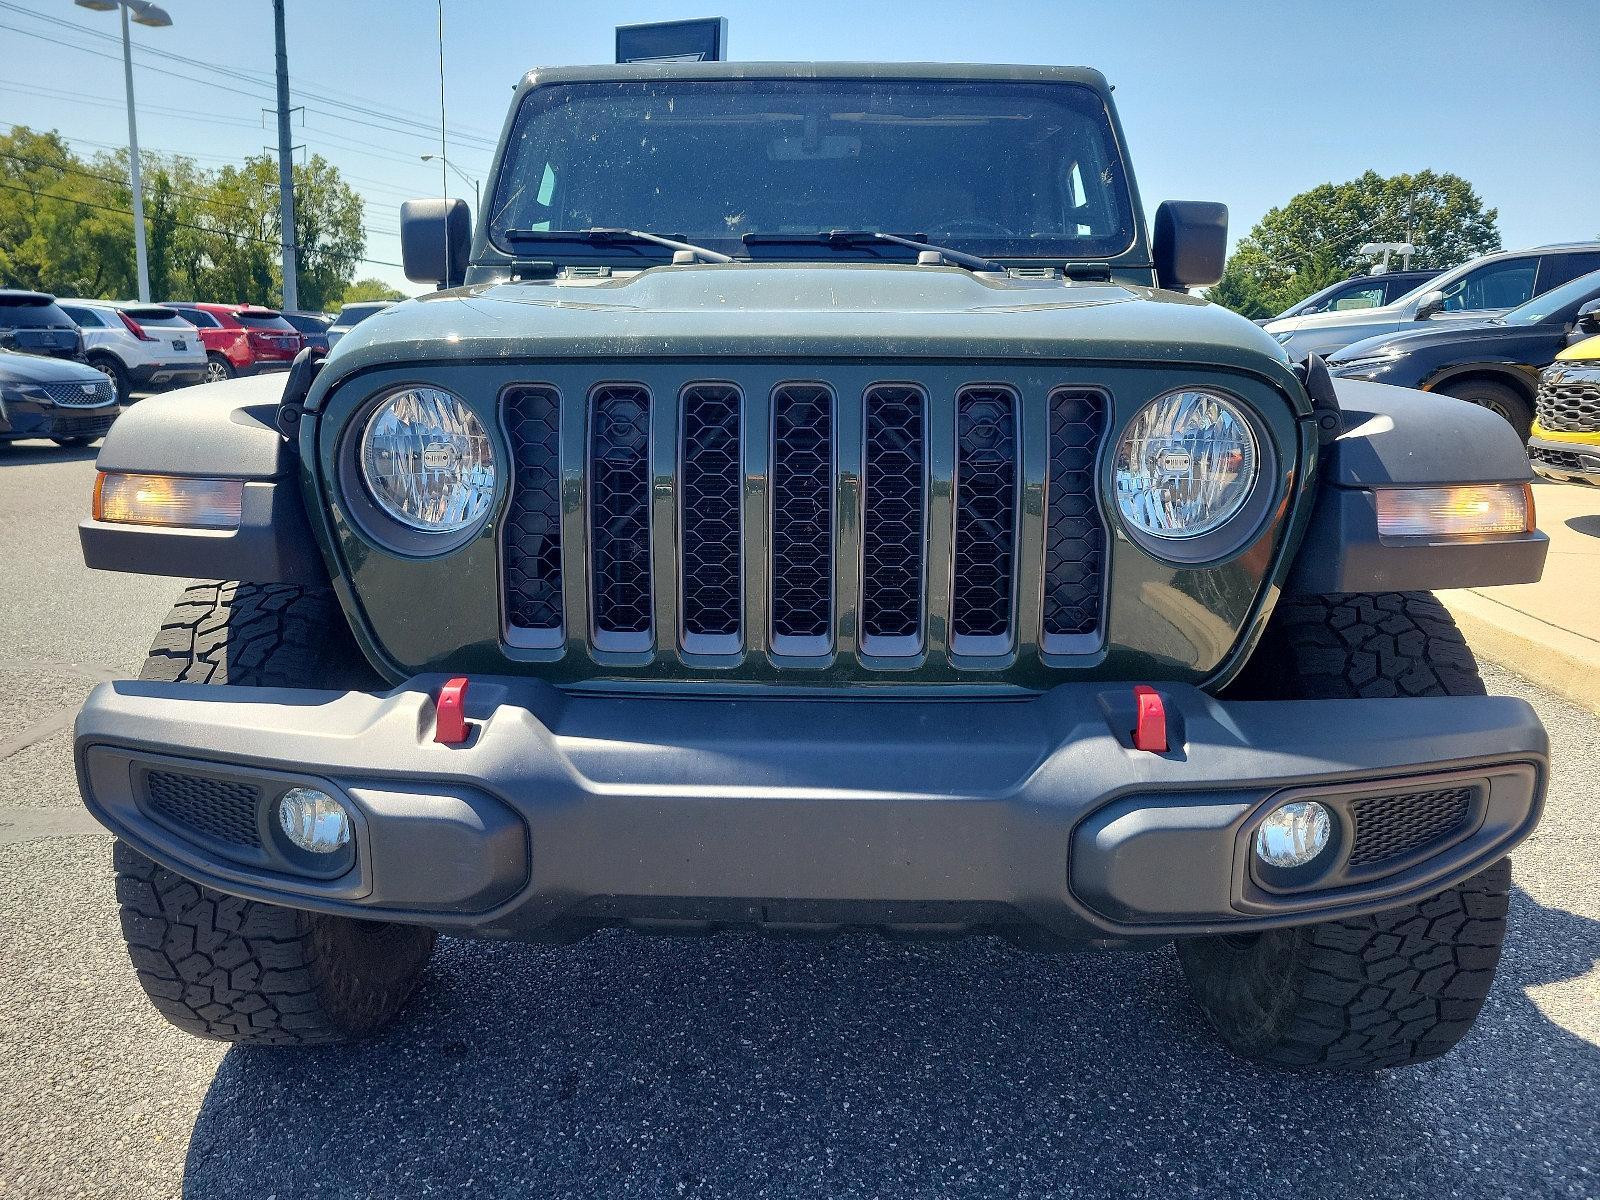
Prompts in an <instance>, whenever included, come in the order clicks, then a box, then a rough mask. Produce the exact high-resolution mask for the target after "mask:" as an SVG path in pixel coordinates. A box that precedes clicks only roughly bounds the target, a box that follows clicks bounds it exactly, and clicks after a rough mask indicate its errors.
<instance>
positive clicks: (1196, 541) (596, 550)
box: [75, 63, 1548, 1070]
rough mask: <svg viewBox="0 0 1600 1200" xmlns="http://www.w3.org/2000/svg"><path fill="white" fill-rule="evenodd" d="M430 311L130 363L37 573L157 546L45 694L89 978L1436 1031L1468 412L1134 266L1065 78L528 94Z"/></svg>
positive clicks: (1527, 523)
mask: <svg viewBox="0 0 1600 1200" xmlns="http://www.w3.org/2000/svg"><path fill="white" fill-rule="evenodd" d="M485 199H486V205H485V211H484V212H483V213H480V214H479V217H478V220H477V221H476V223H475V224H474V223H473V221H472V217H471V214H469V212H468V211H467V209H466V206H465V205H464V204H462V203H461V202H460V201H458V200H448V201H447V200H423V201H414V202H411V203H410V204H408V205H406V206H405V208H404V210H403V212H402V226H403V247H404V256H405V259H406V270H407V273H408V275H410V276H411V277H412V278H413V279H416V280H418V281H426V282H430V283H437V284H438V286H439V290H437V291H434V292H432V293H430V294H428V295H425V296H422V297H420V298H419V299H416V300H413V301H410V302H407V303H404V304H399V305H396V306H395V307H393V308H391V309H388V310H387V311H385V312H383V313H380V314H378V315H377V316H374V317H372V318H371V319H370V320H368V321H365V322H363V323H362V324H361V325H360V326H359V327H357V328H356V329H355V330H353V331H352V332H351V333H350V334H349V336H347V337H346V338H345V339H344V340H343V341H341V342H340V343H339V345H338V346H337V347H336V348H335V350H334V351H333V352H332V353H331V354H329V355H328V356H327V357H326V359H325V360H320V361H319V360H318V359H316V358H314V357H313V356H312V354H311V352H309V351H308V352H307V353H306V354H303V355H302V356H301V358H300V360H298V361H297V363H296V365H295V369H294V370H293V371H292V372H291V374H290V376H289V377H288V379H287V381H285V380H283V379H281V378H280V379H256V380H237V381H231V382H225V383H218V384H213V385H209V386H205V387H200V388H192V389H189V390H186V391H183V392H178V393H175V394H173V395H170V396H167V397H162V398H160V399H156V400H147V401H146V402H145V403H143V404H141V405H139V406H138V407H137V408H136V409H134V410H133V411H131V412H129V413H128V414H126V415H125V416H124V417H123V418H122V420H121V421H119V422H118V423H117V426H116V428H115V429H113V430H112V431H111V433H110V434H109V435H108V437H107V438H106V442H105V446H104V449H103V451H102V452H101V454H100V458H99V463H98V467H99V472H100V473H99V475H98V477H97V484H96V491H95V500H94V513H93V517H92V519H90V520H87V521H85V522H84V523H83V525H82V529H81V533H82V544H83V549H84V553H85V557H86V560H87V562H88V563H89V565H90V566H92V567H97V568H101V569H107V570H120V571H135V572H145V573H149V574H157V575H172V576H180V577H183V578H186V579H197V578H198V579H205V580H220V581H224V582H206V583H196V584H193V585H192V586H190V587H189V588H188V590H187V591H185V592H184V593H183V595H182V596H181V598H180V599H179V601H178V604H177V607H176V608H175V609H174V610H173V612H172V616H171V618H170V619H169V620H168V622H167V623H166V624H165V625H164V626H163V627H162V629H161V630H160V632H159V633H158V634H157V636H156V640H155V644H154V646H153V648H152V650H151V653H150V657H149V660H148V663H147V664H146V666H145V669H144V671H143V673H142V675H141V676H140V678H139V679H138V680H129V681H125V682H113V683H107V684H104V685H102V686H100V687H98V688H96V689H95V690H94V692H93V694H92V695H91V696H90V697H89V699H88V701H87V703H86V704H85V706H84V708H83V711H82V714H81V715H80V717H79V718H78V723H77V732H76V748H75V749H76V760H77V770H78V777H79V782H80V786H81V788H82V793H83V798H84V802H85V803H86V804H87V805H88V807H89V809H90V810H91V811H92V812H93V813H94V814H95V816H96V817H98V818H99V819H100V820H101V821H102V822H104V823H105V825H106V826H107V827H108V828H109V829H111V830H112V831H113V832H114V833H115V834H116V835H117V839H118V840H117V844H116V848H115V853H114V863H115V870H116V875H117V897H118V900H119V902H120V905H121V909H122V920H123V929H124V932H125V934H126V937H127V942H128V946H129V949H130V951H131V954H132V958H133V963H134V966H135V967H136V968H137V971H138V975H139V979H140V981H141V982H142V984H143V985H144V988H145V990H146V991H147V992H148V993H149V996H150V998H151V1000H152V1001H153V1002H154V1004H155V1006H156V1007H157V1008H158V1009H160V1011H161V1012H162V1013H163V1014H164V1015H165V1016H166V1017H167V1018H168V1019H170V1020H171V1021H172V1022H173V1023H175V1024H176V1025H178V1026H180V1027H181V1028H183V1029H186V1030H189V1031H191V1032H193V1033H196V1034H200V1035H202V1036H206V1037H212V1038H220V1039H224V1040H229V1041H238V1042H247V1043H255V1044H278V1045H301V1044H307V1043H318V1042H328V1041H336V1040H340V1039H343V1038H347V1037H351V1036H358V1035H361V1034H366V1033H369V1032H371V1031H373V1030H375V1029H377V1028H378V1027H380V1026H382V1025H383V1024H384V1023H385V1022H386V1021H388V1020H389V1019H390V1018H391V1017H393V1016H394V1014H395V1013H396V1011H397V1010H398V1009H399V1008H400V1006H401V1005H402V1004H403V1003H404V1002H405V1000H406V997H407V995H408V994H409V993H410V992H411V991H412V989H413V988H414V987H415V985H416V983H417V981H418V979H419V978H420V976H421V974H422V972H423V970H424V967H425V964H426V962H427V960H428V956H429V953H430V952H431V950H432V949H433V945H434V940H435V937H436V936H437V934H438V933H440V932H443V933H446V934H452V935H456V936H470V937H482V938H519V939H526V940H535V941H548V940H556V941H570V940H573V939H576V938H579V937H582V936H584V935H585V934H586V933H588V932H591V931H593V930H596V929H600V928H606V927H623V928H629V929H634V930H638V931H648V932H658V933H691V932H711V931H717V930H723V929H741V928H742V929H751V930H759V931H764V932H768V933H774V934H776V933H799V934H818V933H828V932H831V931H836V930H841V929H860V928H867V929H877V930H880V931H882V932H883V933H885V934H890V935H896V936H930V937H932V936H949V935H959V934H983V935H992V936H994V935H997V936H1002V937H1006V938H1009V939H1012V940H1013V941H1015V942H1016V943H1018V944H1019V945H1022V946H1027V947H1033V948H1038V949H1055V948H1073V947H1078V948H1096V949H1101V948H1114V947H1128V948H1151V947H1158V946H1161V945H1164V944H1167V943H1172V942H1176V945H1177V953H1178V957H1179V959H1180V961H1181V963H1182V966H1183V971H1184V973H1185V975H1186V976H1187V978H1188V981H1189V983H1190V985H1191V986H1192V989H1193V991H1194V994H1195V997H1196V999H1197V1002H1198V1006H1199V1008H1200V1009H1201V1010H1203V1011H1204V1013H1205V1015H1206V1016H1207V1018H1209V1020H1210V1021H1211V1023H1212V1024H1213V1025H1214V1026H1215V1027H1216V1029H1217V1031H1218V1032H1219V1034H1220V1036H1221V1038H1222V1039H1223V1040H1224V1041H1225V1042H1226V1043H1227V1045H1229V1046H1230V1047H1232V1048H1233V1049H1234V1050H1235V1051H1237V1052H1238V1053H1240V1054H1242V1055H1246V1056H1248V1057H1251V1058H1254V1059H1258V1060H1262V1061H1266V1062H1270V1063H1277V1064H1282V1065H1286V1066H1310V1067H1327V1068H1337V1069H1357V1070H1359V1069H1371V1068H1376V1067H1386V1066H1394V1065H1399V1064H1404V1063H1411V1062H1417V1061H1420V1060H1423V1059H1428V1058H1432V1057H1434V1056H1437V1055H1439V1054H1442V1053H1444V1052H1445V1051H1447V1050H1448V1049H1450V1047H1452V1046H1453V1045H1454V1044H1455V1043H1456V1042H1457V1041H1458V1040H1459V1039H1460V1038H1461V1037H1462V1036H1463V1035H1464V1034H1465V1033H1466V1031H1467V1030H1468V1028H1469V1027H1470V1026H1471V1024H1472V1022H1473V1020H1474V1019H1475V1017H1476V1015H1477V1013H1478V1010H1479V1008H1480V1006H1481V1005H1482V1003H1483V1001H1484V997H1485V995H1486V994H1487V992H1488V990H1489V987H1490V984H1491V981H1492V979H1493V975H1494V971H1495V966H1496V963H1497V961H1498V958H1499V955H1500V949H1501V944H1502V941H1503V939H1504V935H1505V928H1506V911H1507V900H1508V893H1509V889H1510V867H1509V862H1508V859H1507V857H1506V856H1507V853H1508V851H1509V850H1510V849H1511V848H1512V847H1513V846H1514V845H1515V844H1516V843H1517V842H1519V841H1520V840H1521V839H1522V838H1524V837H1526V836H1527V834H1528V833H1529V831H1530V830H1531V829H1532V827H1533V825H1534V823H1535V821H1536V820H1537V819H1538V816H1539V812H1540V808H1541V805H1542V803H1543V797H1544V793H1545V787H1546V777H1547V773H1548V748H1547V741H1546V737H1545V734H1544V731H1543V729H1542V728H1541V726H1540V724H1539V722H1538V720H1537V718H1536V717H1535V715H1534V713H1533V711H1532V710H1531V709H1530V708H1529V707H1528V706H1527V705H1526V704H1524V703H1522V702H1521V701H1519V700H1516V699H1509V698H1500V697H1491V696H1487V695H1486V694H1485V692H1484V687H1483V684H1482V682H1481V681H1480V679H1479V676H1478V672H1477V667H1476V664H1475V662H1474V660H1473V657H1472V654H1471V652H1470V651H1469V650H1468V648H1467V646H1466V645H1465V643H1464V642H1463V640H1462V638H1461V636H1460V634H1459V633H1458V632H1457V630H1456V628H1455V626H1454V624H1453V623H1452V621H1451V619H1450V617H1449V615H1448V613H1447V612H1446V611H1445V609H1444V608H1442V607H1441V606H1440V604H1439V603H1438V602H1437V601H1436V600H1435V599H1434V598H1433V597H1432V595H1431V594H1430V590H1431V589H1435V588H1442V587H1460V586H1464V585H1474V586H1477V585H1486V584H1499V583H1519V582H1526V581H1530V580H1534V579H1537V578H1538V576H1539V573H1540V571H1541V569H1542V567H1543V561H1544V556H1545V550H1546V542H1545V540H1544V538H1543V537H1542V535H1540V534H1539V533H1538V531H1537V529H1536V528H1535V522H1534V514H1533V508H1532V500H1531V495H1530V491H1529V487H1528V479H1529V471H1528V462H1527V458H1526V455H1525V454H1524V453H1523V450H1522V447H1521V446H1520V445H1519V444H1518V441H1517V438H1516V436H1515V434H1514V433H1513V432H1512V431H1511V430H1510V428H1509V427H1508V426H1507V425H1506V424H1505V422H1503V421H1502V420H1500V419H1499V418H1498V417H1496V416H1495V415H1494V414H1493V413H1489V412H1486V411H1484V410H1482V409H1479V408H1476V407H1474V406H1472V405H1465V404H1459V403H1457V402H1455V401H1452V400H1450V399H1449V398H1448V397H1446V398H1442V399H1441V398H1436V397H1433V396H1429V395H1426V394H1424V393H1421V392H1415V391H1408V390H1404V389H1399V388H1391V387H1384V386H1380V385H1376V384H1368V383H1358V382H1347V381H1341V380H1333V379H1331V378H1330V377H1329V375H1328V373H1327V371H1326V370H1325V369H1324V368H1323V367H1322V365H1321V363H1320V362H1318V361H1317V360H1315V359H1310V360H1307V361H1306V362H1303V363H1298V364H1297V363H1291V362H1290V361H1288V359H1287V358H1286V357H1285V355H1284V353H1283V351H1282V350H1281V349H1280V348H1279V347H1278V346H1277V344H1276V343H1275V342H1274V341H1273V339H1272V338H1271V337H1269V336H1268V335H1267V334H1265V333H1263V332H1262V331H1261V330H1260V329H1258V328H1256V326H1254V325H1253V324H1251V323H1250V322H1249V321H1247V320H1245V319H1243V318H1242V317H1238V316H1236V315H1234V314H1233V313H1230V312H1227V311H1226V310H1224V309H1222V308H1219V307H1217V306H1215V305H1212V304H1209V303H1207V302H1205V301H1204V300H1202V299H1199V298H1196V297H1194V296H1191V295H1190V294H1189V292H1188V289H1189V288H1191V287H1199V286H1205V285H1208V284H1211V283H1214V282H1215V281H1216V280H1217V278H1218V277H1219V275H1220V273H1221V266H1222V261H1223V255H1224V249H1225V241H1226V227H1227V212H1226V209H1224V208H1223V207H1222V206H1221V205H1217V204H1207V203H1198V202H1181V203H1173V202H1169V203H1167V204H1163V205H1162V206H1161V207H1160V208H1158V209H1157V210H1156V213H1155V218H1154V221H1153V222H1151V223H1150V225H1149V226H1148V227H1147V225H1146V221H1145V218H1144V215H1143V210H1142V208H1141V203H1140V199H1139V194H1138V191H1137V189H1136V187H1135V185H1134V178H1133V172H1132V168H1131V167H1130V165H1129V159H1128V153H1127V151H1126V149H1125V148H1124V139H1123V134H1122V130H1121V128H1120V127H1119V125H1118V122H1117V119H1116V116H1115V113H1114V110H1113V107H1112V100H1111V89H1110V87H1109V86H1108V84H1107V83H1106V81H1105V80H1104V79H1103V78H1102V77H1101V76H1100V75H1099V74H1098V73H1096V72H1094V71H1090V70H1082V69H1058V68H1046V67H975V66H944V65H904V64H902V65H881V66H880V65H862V64H810V63H808V64H799V65H795V64H788V65H769V64H754V63H737V64H730V63H696V64H673V65H664V66H663V65H654V66H616V67H611V66H608V67H596V68H581V69H559V70H539V71H535V72H533V73H531V74H529V75H528V76H527V77H526V79H524V80H523V81H522V83H521V85H520V87H519V88H518V90H517V93H516V97H515V101H514V103H513V105H512V108H511V112H510V115H509V117H508V120H507V123H506V126H505V131H504V134H503V136H502V139H501V143H500V147H499V150H498V153H497V156H496V160H495V166H494V172H493V179H492V180H491V182H490V184H489V187H488V188H487V190H486V192H485Z"/></svg>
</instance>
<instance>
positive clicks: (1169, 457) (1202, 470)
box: [1116, 388, 1260, 538]
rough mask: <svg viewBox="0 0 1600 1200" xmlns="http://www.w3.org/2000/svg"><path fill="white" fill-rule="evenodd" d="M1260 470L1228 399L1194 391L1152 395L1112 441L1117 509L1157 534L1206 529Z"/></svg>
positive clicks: (1252, 441) (1250, 437) (1195, 533)
mask: <svg viewBox="0 0 1600 1200" xmlns="http://www.w3.org/2000/svg"><path fill="white" fill-rule="evenodd" d="M1259 471H1260V454H1259V453H1258V451H1257V448H1256V435H1255V432H1254V431H1253V430H1252V429H1251V428H1250V422H1249V421H1248V420H1246V419H1245V416H1244V414H1243V413H1242V412H1240V411H1239V409H1238V408H1236V407H1235V406H1234V405H1233V404H1232V403H1231V402H1230V401H1228V400H1225V399H1224V398H1223V397H1221V396H1219V395H1217V394H1216V393H1215V392H1207V391H1202V390H1200V389H1198V388H1194V389H1188V390H1185V391H1180V392H1169V393H1168V394H1167V395H1165V396H1158V397H1157V398H1156V399H1154V400H1152V401H1151V402H1150V403H1149V404H1147V405H1145V406H1144V407H1143V408H1142V409H1140V410H1139V412H1138V413H1137V414H1135V416H1134V418H1133V420H1132V421H1130V422H1129V423H1128V428H1127V431H1126V432H1124V433H1123V435H1122V441H1121V442H1119V443H1118V444H1117V457H1116V484H1117V507H1118V508H1119V509H1120V510H1121V512H1122V518H1123V520H1125V521H1127V522H1128V524H1129V525H1130V526H1132V527H1133V528H1134V529H1137V530H1139V531H1140V532H1142V533H1145V534H1148V535H1149V536H1151V537H1156V538H1192V537H1199V536H1200V535H1201V534H1203V533H1210V532H1211V531H1212V530H1213V529H1216V528H1217V527H1218V526H1220V525H1222V524H1223V523H1224V522H1226V521H1227V520H1228V518H1230V517H1232V516H1233V515H1234V514H1235V513H1237V512H1238V511H1239V510H1240V509H1241V508H1243V507H1244V503H1245V501H1246V500H1248V499H1249V498H1250V492H1251V489H1252V488H1253V487H1254V486H1255V482H1256V476H1257V474H1258V473H1259Z"/></svg>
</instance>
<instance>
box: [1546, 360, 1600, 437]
mask: <svg viewBox="0 0 1600 1200" xmlns="http://www.w3.org/2000/svg"><path fill="white" fill-rule="evenodd" d="M1536 407H1537V409H1538V413H1539V425H1540V427H1541V428H1543V429H1547V430H1549V431H1550V432H1551V433H1600V367H1594V366H1588V367H1584V368H1582V369H1578V368H1576V367H1562V368H1556V369H1552V370H1549V371H1546V372H1545V376H1544V381H1543V383H1541V384H1540V385H1539V398H1538V400H1537V402H1536Z"/></svg>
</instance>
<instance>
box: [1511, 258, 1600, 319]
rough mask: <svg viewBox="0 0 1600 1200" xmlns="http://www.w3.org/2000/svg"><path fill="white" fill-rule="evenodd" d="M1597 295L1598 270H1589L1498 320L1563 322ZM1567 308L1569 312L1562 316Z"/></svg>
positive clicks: (1599, 292) (1599, 283)
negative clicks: (1585, 273)
mask: <svg viewBox="0 0 1600 1200" xmlns="http://www.w3.org/2000/svg"><path fill="white" fill-rule="evenodd" d="M1597 296H1600V271H1590V272H1589V273H1588V274H1587V275H1579V276H1578V277H1577V278H1576V279H1574V280H1572V281H1571V282H1569V283H1563V284H1562V285H1561V286H1560V287H1558V288H1551V289H1550V290H1549V291H1548V292H1546V293H1545V294H1544V295H1542V296H1535V297H1534V298H1533V299H1532V300H1529V301H1528V302H1527V303H1526V304H1523V305H1521V306H1519V307H1517V308H1513V309H1512V310H1511V311H1510V312H1508V313H1507V314H1506V315H1505V316H1503V317H1501V318H1500V319H1501V320H1502V321H1504V322H1505V323H1506V324H1507V325H1543V324H1544V323H1545V322H1546V321H1553V320H1565V319H1567V318H1568V317H1571V316H1572V315H1574V314H1575V313H1576V312H1577V311H1578V309H1579V307H1580V306H1582V305H1583V304H1584V303H1585V302H1586V301H1589V300H1593V299H1594V298H1595V297H1597ZM1566 308H1570V309H1572V312H1570V313H1563V312H1562V310H1563V309H1566Z"/></svg>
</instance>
